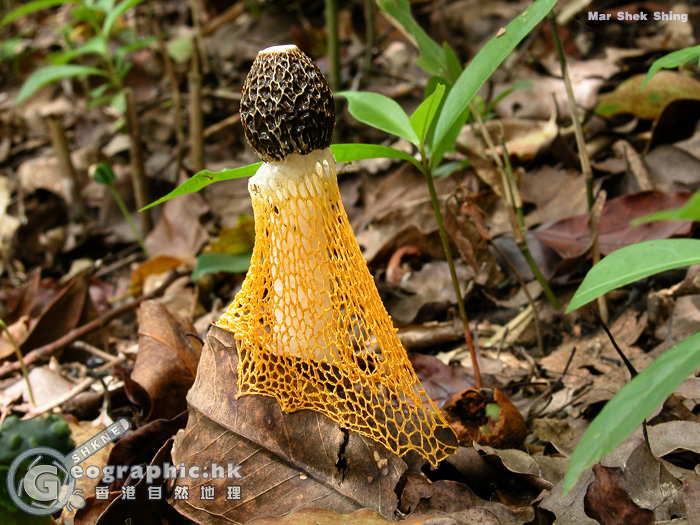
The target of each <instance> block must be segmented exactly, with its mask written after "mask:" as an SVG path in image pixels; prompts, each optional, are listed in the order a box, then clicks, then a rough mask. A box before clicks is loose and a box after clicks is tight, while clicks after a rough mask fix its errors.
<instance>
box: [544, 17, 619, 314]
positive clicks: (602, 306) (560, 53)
mask: <svg viewBox="0 0 700 525" xmlns="http://www.w3.org/2000/svg"><path fill="white" fill-rule="evenodd" d="M547 19H548V20H549V25H550V27H551V28H552V38H553V39H554V47H555V48H556V50H557V57H558V58H559V65H560V67H561V76H562V79H563V80H564V86H565V87H566V98H567V101H568V103H569V111H570V113H571V120H572V122H573V124H574V135H575V136H576V147H577V148H578V156H579V160H580V161H581V173H582V175H583V179H584V181H585V182H586V201H587V202H588V212H589V215H590V212H591V208H593V202H594V200H595V199H594V198H593V170H592V169H591V161H590V159H589V158H588V151H587V150H586V139H585V137H584V136H583V128H582V127H581V119H580V117H579V113H578V107H577V106H576V98H575V97H574V88H573V87H572V85H571V78H570V77H569V68H568V67H567V65H566V55H564V47H563V46H562V45H561V39H560V38H559V30H558V29H557V22H556V19H555V17H554V12H553V11H550V12H549V14H548V15H547ZM589 222H590V220H589ZM590 232H591V237H592V239H591V240H592V241H593V248H592V257H593V264H594V265H595V264H598V261H600V247H599V243H598V235H597V231H596V232H594V231H593V229H592V228H591V230H590ZM598 309H599V310H600V315H601V317H602V318H603V319H605V320H606V321H607V320H608V319H609V318H610V316H609V314H608V305H607V302H606V300H605V295H601V296H599V297H598Z"/></svg>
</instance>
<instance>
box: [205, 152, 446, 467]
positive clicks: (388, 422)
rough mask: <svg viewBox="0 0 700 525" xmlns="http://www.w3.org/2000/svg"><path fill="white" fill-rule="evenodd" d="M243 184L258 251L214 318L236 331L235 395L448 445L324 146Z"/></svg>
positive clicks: (418, 442) (382, 435)
mask: <svg viewBox="0 0 700 525" xmlns="http://www.w3.org/2000/svg"><path fill="white" fill-rule="evenodd" d="M248 189H249V191H250V194H251V198H252V204H253V211H254V215H255V247H254V249H253V255H252V259H251V264H250V269H249V270H248V274H247V276H246V278H245V280H244V282H243V287H242V289H241V291H240V292H239V293H238V294H237V295H236V297H235V298H234V301H233V303H232V304H231V305H230V307H229V308H228V310H227V311H226V312H225V313H224V314H223V315H222V317H221V319H220V320H219V322H218V326H220V327H222V328H224V329H226V330H229V331H231V332H233V333H234V334H235V336H236V341H237V345H238V348H237V350H238V352H239V357H240V359H239V365H238V366H239V369H238V378H239V385H238V386H239V395H242V394H263V395H268V396H274V397H275V398H277V400H278V401H279V403H280V405H281V407H282V409H283V410H285V411H288V412H292V411H295V410H299V409H311V410H316V411H318V412H321V413H322V414H325V415H326V416H328V417H329V418H331V419H332V420H334V421H336V422H338V423H339V424H340V425H341V426H342V427H344V428H348V429H351V430H354V431H356V432H358V433H360V434H362V435H365V436H368V437H370V438H372V439H374V440H375V441H377V442H379V443H382V444H383V445H385V446H386V447H387V448H388V449H389V450H391V451H393V452H395V453H397V454H399V455H403V454H405V453H406V452H408V451H411V450H414V451H416V452H418V453H419V454H420V455H422V456H424V457H425V458H426V459H427V460H428V461H429V462H430V463H431V464H432V465H436V464H437V463H438V462H439V461H441V460H442V459H443V458H445V457H446V456H448V455H450V454H452V453H454V452H455V450H456V449H455V447H454V445H453V444H451V443H454V433H453V432H452V430H451V429H450V427H449V425H448V424H447V422H446V421H445V419H444V418H443V416H442V414H441V412H440V410H439V409H438V408H437V407H436V406H435V404H434V403H433V402H432V400H431V399H430V398H429V397H428V396H427V394H426V393H425V391H424V390H423V387H422V386H421V384H420V382H419V380H418V378H417V377H416V375H415V372H414V371H413V368H412V366H411V363H410V362H409V360H408V357H407V355H406V351H405V350H404V349H403V347H402V346H401V343H400V341H399V339H398V337H397V335H396V329H395V328H394V326H393V325H392V322H391V319H390V317H389V315H388V314H387V312H386V310H385V308H384V305H383V304H382V302H381V299H380V297H379V293H378V291H377V288H376V286H375V284H374V281H373V279H372V276H371V274H370V273H369V270H368V268H367V265H366V263H365V261H364V258H363V257H362V254H361V252H360V248H359V246H358V244H357V241H356V240H355V237H354V234H353V231H352V229H351V227H350V224H349V222H348V218H347V214H346V213H345V209H344V208H343V205H342V202H341V200H340V194H339V191H338V184H337V181H336V163H335V159H334V158H333V155H332V153H331V151H330V149H328V148H326V149H322V150H316V151H313V152H311V153H309V154H308V155H300V154H298V153H294V154H291V155H289V156H287V157H286V158H285V160H284V161H283V162H270V163H267V164H263V165H262V166H261V168H260V169H259V171H258V173H257V174H256V175H255V176H254V177H252V178H251V179H250V181H249V184H248Z"/></svg>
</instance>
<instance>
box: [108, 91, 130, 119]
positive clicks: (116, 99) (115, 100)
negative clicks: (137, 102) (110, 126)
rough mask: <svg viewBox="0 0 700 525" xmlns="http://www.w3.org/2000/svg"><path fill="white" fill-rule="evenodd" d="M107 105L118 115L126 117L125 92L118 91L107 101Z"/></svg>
mask: <svg viewBox="0 0 700 525" xmlns="http://www.w3.org/2000/svg"><path fill="white" fill-rule="evenodd" d="M109 105H110V106H111V107H113V108H114V110H115V111H116V112H117V113H118V114H119V115H126V92H125V91H124V90H123V89H122V90H121V91H119V92H118V93H117V94H116V95H114V96H113V97H112V99H111V100H110V101H109Z"/></svg>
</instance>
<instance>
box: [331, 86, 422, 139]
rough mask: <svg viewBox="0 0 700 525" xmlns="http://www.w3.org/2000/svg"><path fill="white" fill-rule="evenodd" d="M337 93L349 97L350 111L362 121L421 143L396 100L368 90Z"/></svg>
mask: <svg viewBox="0 0 700 525" xmlns="http://www.w3.org/2000/svg"><path fill="white" fill-rule="evenodd" d="M337 95H338V96H340V97H345V98H347V99H348V111H349V112H350V114H351V115H352V116H353V117H355V118H356V119H357V120H359V121H360V122H362V123H364V124H367V125H369V126H372V127H373V128H377V129H380V130H382V131H386V132H387V133H391V134H392V135H396V136H397V137H401V138H404V139H406V140H408V141H409V142H411V143H412V144H414V145H415V146H417V147H418V146H419V145H420V142H419V140H418V137H417V136H416V133H415V131H413V128H412V127H411V122H410V121H409V120H408V115H406V113H405V112H404V110H403V109H401V106H399V104H398V102H396V101H395V100H392V99H390V98H389V97H387V96H384V95H381V94H379V93H370V92H366V91H362V92H361V91H341V92H340V93H338V94H337Z"/></svg>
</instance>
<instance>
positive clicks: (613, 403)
mask: <svg viewBox="0 0 700 525" xmlns="http://www.w3.org/2000/svg"><path fill="white" fill-rule="evenodd" d="M698 367H700V332H697V333H696V334H694V335H691V336H690V337H688V338H687V339H686V340H685V341H682V342H680V343H678V344H677V345H676V346H674V347H673V348H671V349H669V350H666V352H664V353H663V354H661V356H659V357H658V358H657V359H656V360H655V361H654V362H653V363H652V364H650V365H649V366H648V367H646V368H645V369H644V370H642V372H641V373H640V374H639V375H638V376H636V377H635V378H634V379H632V380H631V381H630V382H629V383H627V384H626V385H625V386H623V387H622V388H621V389H620V391H619V392H618V393H617V394H616V395H615V397H613V398H612V399H611V400H610V401H608V402H607V403H606V404H605V406H604V407H603V410H601V411H600V414H598V416H597V417H596V418H595V419H594V420H593V421H592V422H591V424H590V426H589V427H588V429H586V432H585V433H584V434H583V436H582V437H581V441H579V442H578V445H576V449H575V450H574V452H573V454H572V455H571V458H570V459H569V466H568V468H567V471H566V475H565V476H564V485H563V491H564V493H565V494H566V492H568V491H569V490H570V489H571V488H572V487H573V486H574V485H575V484H576V480H577V479H578V477H579V476H580V475H581V473H582V472H583V471H584V470H585V469H586V468H588V467H589V466H591V465H592V464H593V463H595V462H596V461H599V460H601V459H603V458H604V457H605V456H606V455H607V454H608V453H610V452H612V451H613V450H614V449H615V448H616V447H617V446H618V445H619V444H620V443H622V442H623V441H624V440H625V438H626V437H627V436H629V435H630V434H631V433H632V432H633V431H634V429H635V428H637V426H638V425H640V424H641V422H642V421H643V420H644V419H646V418H647V417H648V416H649V415H650V414H651V413H652V412H653V411H654V410H655V409H656V408H657V407H658V406H659V405H661V403H663V402H664V400H665V399H666V398H667V397H668V396H669V395H671V393H672V392H673V391H674V390H675V389H676V388H677V387H678V385H680V384H681V383H682V382H683V380H684V379H685V378H686V377H688V376H689V375H691V374H693V372H694V371H695V370H697V369H698Z"/></svg>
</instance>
